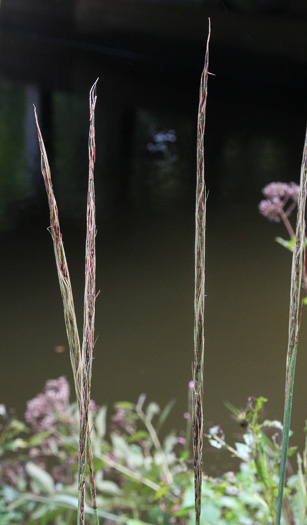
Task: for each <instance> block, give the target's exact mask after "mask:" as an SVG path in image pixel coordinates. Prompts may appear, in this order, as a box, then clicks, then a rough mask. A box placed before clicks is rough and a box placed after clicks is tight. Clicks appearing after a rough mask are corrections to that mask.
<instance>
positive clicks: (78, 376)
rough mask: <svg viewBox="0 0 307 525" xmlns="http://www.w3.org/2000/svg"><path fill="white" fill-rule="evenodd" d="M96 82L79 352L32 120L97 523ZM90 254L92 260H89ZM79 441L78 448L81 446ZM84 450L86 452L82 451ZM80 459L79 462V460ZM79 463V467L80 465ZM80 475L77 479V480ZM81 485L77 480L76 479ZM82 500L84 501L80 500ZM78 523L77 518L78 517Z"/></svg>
mask: <svg viewBox="0 0 307 525" xmlns="http://www.w3.org/2000/svg"><path fill="white" fill-rule="evenodd" d="M96 83H97V81H96V82H95V84H94V85H93V87H92V89H91V91H90V133H89V190H88V194H89V195H88V205H87V240H86V284H85V299H84V308H85V309H84V334H83V345H82V353H81V347H80V339H79V331H78V326H77V319H76V314H75V307H74V299H73V293H72V286H71V280H70V276H69V270H68V265H67V260H66V255H65V250H64V244H63V240H62V234H61V229H60V222H59V214H58V207H57V203H56V199H55V196H54V192H53V185H52V179H51V171H50V166H49V162H48V157H47V153H46V149H45V145H44V141H43V137H42V134H41V130H40V127H39V123H38V118H37V112H36V108H35V106H34V115H35V122H36V127H37V134H38V141H39V147H40V152H41V171H42V175H43V179H44V184H45V188H46V193H47V198H48V205H49V213H50V227H49V228H48V229H49V231H50V234H51V237H52V241H53V247H54V254H55V260H56V267H57V273H58V279H59V285H60V291H61V296H62V301H63V309H64V319H65V327H66V334H67V339H68V346H69V353H70V360H71V366H72V371H73V377H74V385H75V392H76V398H77V403H78V406H79V411H80V437H81V429H82V440H80V441H81V443H82V452H81V453H80V458H79V478H80V479H81V480H82V491H81V492H82V493H83V497H80V502H79V503H80V513H82V515H83V517H82V519H83V522H82V523H84V511H83V512H82V508H83V509H84V503H85V499H84V490H85V483H84V472H85V464H86V463H87V465H88V468H89V474H90V480H91V491H92V506H93V514H94V518H95V524H96V525H98V524H99V518H98V513H97V503H96V489H95V481H94V469H93V456H92V449H91V440H90V432H89V427H88V404H89V396H90V388H91V375H92V351H93V344H94V320H95V299H96V295H95V267H96V261H95V235H96V229H95V192H94V178H93V173H94V171H93V170H94V161H95V121H94V112H95V105H96V98H97V97H96V90H95V89H96ZM91 258H92V261H91ZM81 443H80V450H81ZM85 451H86V454H85ZM81 462H82V463H81ZM80 464H81V467H80ZM80 479H79V481H80ZM79 487H80V482H79ZM82 500H83V501H82ZM79 523H80V521H79Z"/></svg>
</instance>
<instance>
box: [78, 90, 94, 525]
mask: <svg viewBox="0 0 307 525" xmlns="http://www.w3.org/2000/svg"><path fill="white" fill-rule="evenodd" d="M96 84H97V80H96V82H95V83H94V85H93V86H92V88H91V90H90V97H89V107H90V130H89V141H88V150H89V176H88V192H87V221H86V225H87V228H86V248H85V289H84V310H83V315H84V318H83V342H82V353H81V403H80V436H79V507H78V510H79V525H84V523H85V512H84V507H85V465H86V463H87V461H86V450H87V442H89V441H90V434H89V432H88V411H89V402H90V397H91V383H92V363H93V349H94V342H95V302H96V242H95V239H96V221H95V185H94V163H95V154H96V144H95V106H96V101H97V95H96ZM94 511H95V509H94Z"/></svg>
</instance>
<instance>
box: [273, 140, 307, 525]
mask: <svg viewBox="0 0 307 525" xmlns="http://www.w3.org/2000/svg"><path fill="white" fill-rule="evenodd" d="M306 191H307V130H306V134H305V143H304V150H303V160H302V168H301V182H300V194H299V199H298V206H297V223H296V241H295V248H294V251H293V258H292V272H291V292H290V311H289V335H288V350H287V364H286V384H285V407H284V421H283V436H282V452H281V454H282V455H281V464H280V475H279V488H278V498H277V508H276V521H275V524H276V525H279V524H280V520H281V514H282V503H283V492H284V484H285V477H286V463H287V453H288V443H289V433H290V424H291V411H292V400H293V386H294V377H295V365H296V355H297V347H298V338H299V330H300V321H301V312H302V297H301V295H302V294H301V288H302V279H303V275H304V265H305V249H306V245H305V207H306Z"/></svg>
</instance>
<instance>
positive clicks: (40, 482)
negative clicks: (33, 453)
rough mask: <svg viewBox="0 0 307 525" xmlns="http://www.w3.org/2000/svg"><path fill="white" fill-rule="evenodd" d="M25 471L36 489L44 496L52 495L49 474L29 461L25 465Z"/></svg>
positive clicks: (52, 486)
mask: <svg viewBox="0 0 307 525" xmlns="http://www.w3.org/2000/svg"><path fill="white" fill-rule="evenodd" d="M26 471H27V473H28V475H29V476H30V478H31V479H32V481H33V482H34V483H35V484H36V485H37V487H38V488H39V489H40V490H41V491H42V492H43V493H45V494H53V493H54V490H55V487H54V481H53V479H52V477H51V476H50V474H48V472H46V471H45V470H43V469H42V468H40V467H38V466H37V465H35V463H32V462H31V461H29V462H28V463H27V464H26Z"/></svg>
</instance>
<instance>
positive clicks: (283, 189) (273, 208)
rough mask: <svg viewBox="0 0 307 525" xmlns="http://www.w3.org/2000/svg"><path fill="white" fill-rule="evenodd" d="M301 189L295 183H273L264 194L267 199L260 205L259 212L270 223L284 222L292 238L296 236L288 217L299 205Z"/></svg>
mask: <svg viewBox="0 0 307 525" xmlns="http://www.w3.org/2000/svg"><path fill="white" fill-rule="evenodd" d="M299 190H300V187H299V186H298V185H297V184H295V182H290V183H288V184H287V183H285V182H271V183H270V184H267V185H266V186H265V187H264V188H263V190H262V193H263V195H264V197H265V199H264V200H262V201H261V202H260V204H259V207H258V208H259V212H260V213H261V215H263V216H264V217H266V218H267V219H268V220H270V221H274V222H280V221H281V220H282V221H283V222H284V224H285V226H286V228H287V230H288V232H289V234H290V236H292V235H294V231H293V228H292V226H291V224H290V223H289V220H288V217H289V215H290V214H291V212H292V211H293V210H294V208H295V206H296V205H297V201H298V196H299Z"/></svg>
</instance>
